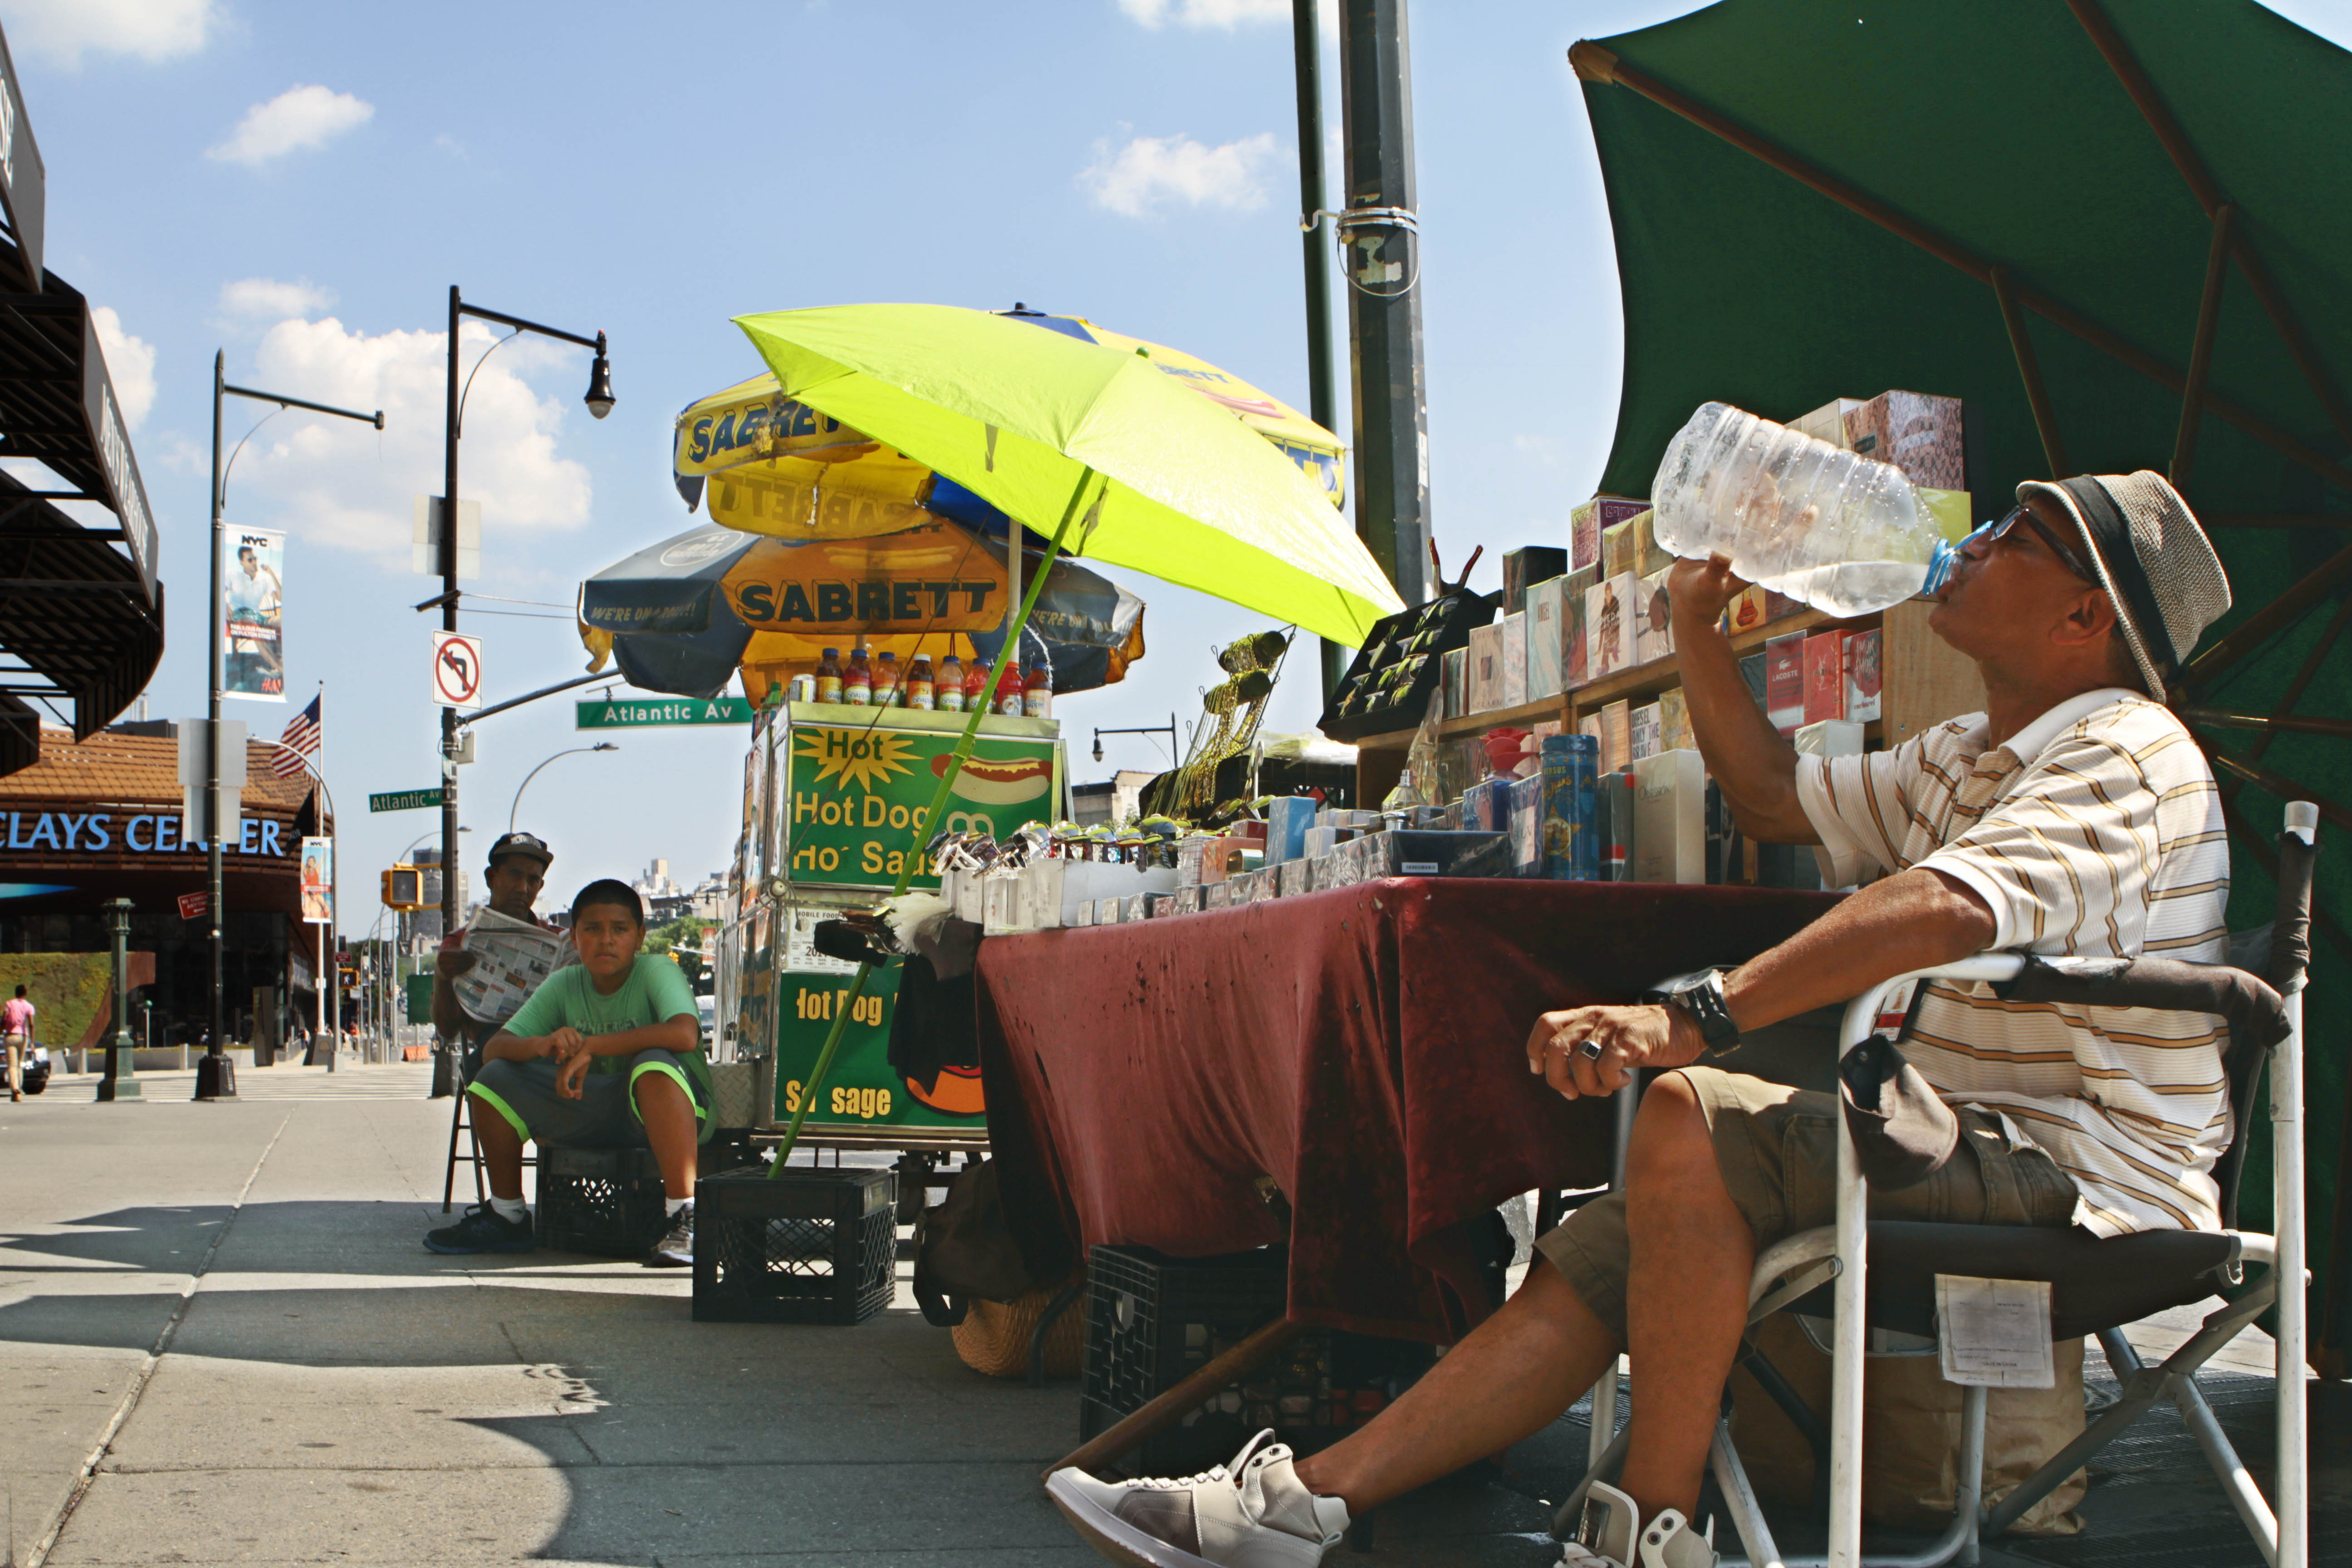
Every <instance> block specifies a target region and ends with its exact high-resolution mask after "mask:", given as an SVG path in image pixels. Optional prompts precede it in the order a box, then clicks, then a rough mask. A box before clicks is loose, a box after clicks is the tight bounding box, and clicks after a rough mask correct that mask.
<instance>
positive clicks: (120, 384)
mask: <svg viewBox="0 0 2352 1568" xmlns="http://www.w3.org/2000/svg"><path fill="white" fill-rule="evenodd" d="M89 320H90V324H91V325H92V326H94V327H96V328H97V329H98V343H99V347H100V348H101V349H102V350H104V351H105V353H106V369H107V374H109V375H110V376H112V377H113V378H114V400H115V402H116V403H117V404H119V405H121V409H122V422H123V423H124V424H125V425H128V426H131V429H133V430H136V429H138V428H139V425H140V422H141V421H142V420H143V419H145V418H146V417H147V410H148V409H149V408H151V407H152V406H153V405H154V402H155V345H154V344H153V343H151V342H147V341H146V340H145V339H144V338H134V337H132V336H131V334H130V333H129V332H126V331H123V330H122V318H121V317H120V316H118V315H116V314H115V313H114V307H113V306H111V305H93V306H91V307H90V312H89Z"/></svg>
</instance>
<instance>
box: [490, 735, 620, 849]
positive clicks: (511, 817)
mask: <svg viewBox="0 0 2352 1568" xmlns="http://www.w3.org/2000/svg"><path fill="white" fill-rule="evenodd" d="M620 749H621V748H620V747H618V746H616V745H614V743H613V742H610V741H599V742H596V743H595V744H594V745H593V746H574V747H572V749H571V750H570V751H566V752H556V753H555V757H576V756H579V755H581V754H582V753H583V752H617V751H619V750H620ZM555 757H550V758H548V759H547V763H551V762H553V761H555ZM547 763H540V764H539V767H536V768H533V769H531V770H530V772H529V773H525V774H523V775H522V783H520V784H517V785H515V794H514V804H513V805H509V806H508V807H507V831H508V832H509V833H512V832H513V831H514V830H515V813H517V812H519V811H520V810H521V809H522V792H523V791H525V790H527V789H529V788H530V781H531V780H533V779H535V778H537V777H538V776H539V774H540V770H541V768H544V767H546V766H547Z"/></svg>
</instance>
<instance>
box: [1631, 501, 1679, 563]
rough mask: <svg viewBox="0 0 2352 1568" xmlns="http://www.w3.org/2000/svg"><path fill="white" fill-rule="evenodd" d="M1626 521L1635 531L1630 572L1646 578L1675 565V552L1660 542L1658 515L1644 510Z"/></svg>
mask: <svg viewBox="0 0 2352 1568" xmlns="http://www.w3.org/2000/svg"><path fill="white" fill-rule="evenodd" d="M1625 521H1626V525H1627V526H1628V527H1630V528H1631V529H1633V565H1632V566H1631V567H1630V568H1628V570H1630V571H1633V572H1635V573H1638V574H1641V575H1642V576H1644V577H1646V576H1648V575H1650V574H1652V573H1654V572H1663V571H1664V570H1665V569H1666V568H1667V567H1669V566H1672V565H1673V564H1674V563H1675V552H1673V551H1671V550H1668V549H1667V548H1666V547H1665V546H1664V545H1663V544H1660V543H1659V542H1658V533H1657V521H1658V516H1657V513H1655V512H1654V511H1648V510H1643V511H1642V512H1640V513H1638V514H1637V515H1635V516H1633V517H1630V518H1627V519H1626V520H1625Z"/></svg>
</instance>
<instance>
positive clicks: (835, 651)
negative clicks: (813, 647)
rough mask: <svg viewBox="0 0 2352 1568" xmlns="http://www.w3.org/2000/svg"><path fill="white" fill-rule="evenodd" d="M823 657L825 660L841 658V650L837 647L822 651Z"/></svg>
mask: <svg viewBox="0 0 2352 1568" xmlns="http://www.w3.org/2000/svg"><path fill="white" fill-rule="evenodd" d="M824 657H825V658H840V657H841V650H840V649H839V648H837V647H829V648H827V649H825V650H824Z"/></svg>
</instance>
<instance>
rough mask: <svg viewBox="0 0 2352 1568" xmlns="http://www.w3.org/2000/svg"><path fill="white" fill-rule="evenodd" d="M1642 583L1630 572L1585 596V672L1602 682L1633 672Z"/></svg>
mask: <svg viewBox="0 0 2352 1568" xmlns="http://www.w3.org/2000/svg"><path fill="white" fill-rule="evenodd" d="M1640 588H1641V579H1640V578H1638V577H1636V576H1634V575H1633V574H1632V573H1630V572H1621V573H1618V574H1616V575H1614V576H1612V577H1606V578H1603V579H1602V580H1601V581H1600V582H1598V583H1596V584H1593V585H1592V586H1591V587H1590V588H1588V589H1586V590H1585V594H1584V638H1585V646H1584V669H1585V678H1586V679H1588V680H1599V679H1601V678H1602V677H1604V676H1610V675H1614V674H1616V673H1617V672H1618V671H1619V670H1621V669H1631V668H1633V626H1634V622H1635V620H1636V618H1637V617H1638V616H1639V615H1640V611H1639V609H1638V608H1637V606H1636V603H1635V599H1636V595H1638V593H1639V592H1640Z"/></svg>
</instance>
